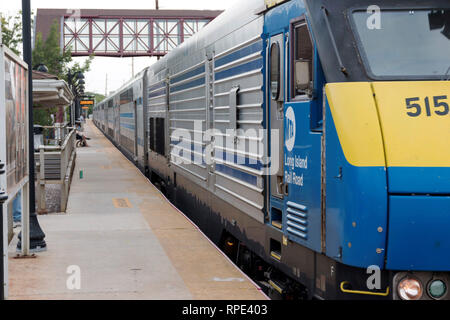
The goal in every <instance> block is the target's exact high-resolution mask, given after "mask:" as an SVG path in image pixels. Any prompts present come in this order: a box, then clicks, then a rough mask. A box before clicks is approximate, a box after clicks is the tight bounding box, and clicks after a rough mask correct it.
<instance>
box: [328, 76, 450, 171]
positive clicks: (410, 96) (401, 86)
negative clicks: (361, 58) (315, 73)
mask: <svg viewBox="0 0 450 320" xmlns="http://www.w3.org/2000/svg"><path fill="white" fill-rule="evenodd" d="M326 93H327V98H328V102H329V105H330V109H331V113H332V115H333V120H334V123H335V126H336V130H337V132H338V136H339V141H340V143H341V146H342V149H343V151H344V155H345V157H346V159H347V161H348V162H349V163H350V164H352V165H354V166H366V167H373V166H386V165H387V166H388V167H450V110H449V108H450V82H448V81H426V82H425V81H423V82H413V81H409V82H406V81H405V82H374V83H368V82H358V83H331V84H327V86H326ZM380 125H381V127H380ZM383 142H384V144H383ZM385 155H386V159H385Z"/></svg>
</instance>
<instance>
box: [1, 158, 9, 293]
mask: <svg viewBox="0 0 450 320" xmlns="http://www.w3.org/2000/svg"><path fill="white" fill-rule="evenodd" d="M4 168H5V164H4V163H3V162H1V161H0V176H1V175H2V174H4V173H5V170H4ZM6 200H8V195H7V194H6V192H5V191H4V190H2V189H0V235H1V237H0V254H1V257H0V300H4V299H5V286H4V283H5V279H4V276H5V270H4V269H3V266H4V265H5V264H4V261H3V259H5V256H6V253H5V252H3V248H4V247H3V203H4V202H5V201H6Z"/></svg>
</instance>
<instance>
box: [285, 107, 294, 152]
mask: <svg viewBox="0 0 450 320" xmlns="http://www.w3.org/2000/svg"><path fill="white" fill-rule="evenodd" d="M285 119H286V127H285V134H286V135H285V137H284V138H285V139H286V143H285V144H286V149H287V150H288V151H289V152H291V151H292V150H293V149H294V145H295V132H296V127H295V113H294V109H292V107H289V108H288V109H287V110H286V114H285Z"/></svg>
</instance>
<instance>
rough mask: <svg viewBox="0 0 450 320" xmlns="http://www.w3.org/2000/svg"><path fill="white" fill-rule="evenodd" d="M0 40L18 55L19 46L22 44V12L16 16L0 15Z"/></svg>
mask: <svg viewBox="0 0 450 320" xmlns="http://www.w3.org/2000/svg"><path fill="white" fill-rule="evenodd" d="M0 22H1V29H2V42H3V44H4V45H5V46H7V47H8V48H10V49H11V50H12V51H13V52H14V53H15V54H17V55H20V46H21V45H22V14H21V13H19V14H17V15H16V16H14V17H12V16H5V17H4V16H2V15H0Z"/></svg>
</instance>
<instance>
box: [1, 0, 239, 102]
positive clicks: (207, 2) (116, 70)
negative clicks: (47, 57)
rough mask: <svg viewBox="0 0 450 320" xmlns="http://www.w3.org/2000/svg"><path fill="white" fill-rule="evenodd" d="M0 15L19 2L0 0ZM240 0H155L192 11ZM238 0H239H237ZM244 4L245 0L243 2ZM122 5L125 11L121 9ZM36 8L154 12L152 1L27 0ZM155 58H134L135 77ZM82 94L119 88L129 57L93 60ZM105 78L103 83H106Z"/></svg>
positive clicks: (221, 7) (127, 70)
mask: <svg viewBox="0 0 450 320" xmlns="http://www.w3.org/2000/svg"><path fill="white" fill-rule="evenodd" d="M1 1H2V4H1V9H0V10H1V12H2V13H7V14H10V15H11V14H15V13H16V12H17V11H19V10H21V6H22V1H21V0H10V1H5V0H1ZM239 1H240V0H189V1H188V0H159V8H160V9H192V10H226V9H227V8H229V7H231V6H233V5H234V4H236V3H238V2H239ZM241 1H242V0H241ZM243 1H245V0H243ZM124 3H126V8H124ZM37 8H55V9H60V8H71V9H98V8H104V9H154V8H155V1H154V0H146V1H143V0H126V2H124V1H117V0H116V1H111V0H109V1H105V0H97V1H95V0H94V1H93V0H77V1H70V0H65V1H61V0H39V1H38V0H31V9H32V10H33V11H34V12H36V9H37ZM84 60H85V58H74V62H75V61H77V62H83V61H84ZM155 61H156V58H150V57H137V58H134V72H135V74H137V73H138V72H139V71H141V70H142V69H144V68H145V67H148V66H150V65H151V64H153V63H154V62H155ZM85 76H86V92H95V93H100V94H105V93H108V94H109V93H110V92H112V91H115V90H117V89H119V88H120V87H121V86H122V85H123V84H124V83H125V82H126V81H128V80H129V79H131V78H132V59H131V58H106V57H95V58H94V61H93V63H92V65H91V70H90V71H89V72H87V73H86V74H85ZM106 79H107V81H106Z"/></svg>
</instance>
